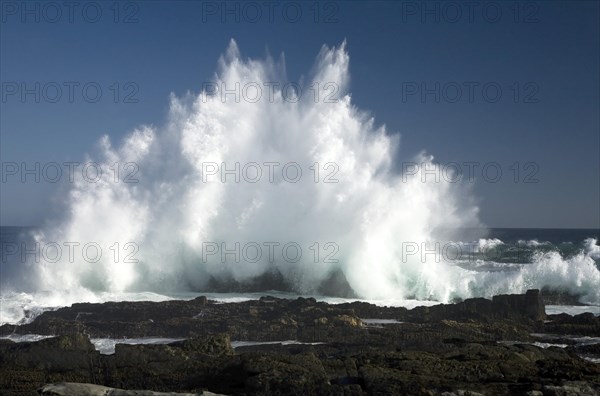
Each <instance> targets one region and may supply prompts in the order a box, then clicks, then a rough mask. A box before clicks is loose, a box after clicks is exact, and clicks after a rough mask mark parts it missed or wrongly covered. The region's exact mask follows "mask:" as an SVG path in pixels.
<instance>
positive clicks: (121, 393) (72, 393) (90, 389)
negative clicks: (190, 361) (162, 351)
mask: <svg viewBox="0 0 600 396" xmlns="http://www.w3.org/2000/svg"><path fill="white" fill-rule="evenodd" d="M37 392H38V393H39V394H40V395H42V396H82V395H87V396H218V395H217V394H216V393H212V392H203V393H174V392H152V391H139V390H135V391H127V390H123V389H115V388H109V387H106V386H100V385H94V384H78V383H74V382H61V383H59V384H48V385H44V386H42V387H41V388H40V389H38V390H37Z"/></svg>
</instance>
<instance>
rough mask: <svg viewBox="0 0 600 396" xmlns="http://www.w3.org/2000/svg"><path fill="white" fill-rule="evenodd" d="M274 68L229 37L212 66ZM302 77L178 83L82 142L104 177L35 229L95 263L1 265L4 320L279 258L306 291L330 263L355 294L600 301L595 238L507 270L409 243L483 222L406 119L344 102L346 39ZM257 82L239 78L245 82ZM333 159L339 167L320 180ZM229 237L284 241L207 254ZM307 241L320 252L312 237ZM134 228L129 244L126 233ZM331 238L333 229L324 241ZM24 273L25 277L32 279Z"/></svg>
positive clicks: (228, 70) (234, 72)
mask: <svg viewBox="0 0 600 396" xmlns="http://www.w3.org/2000/svg"><path fill="white" fill-rule="evenodd" d="M272 81H277V82H280V85H279V86H280V87H281V86H283V85H284V84H285V83H286V81H287V80H286V77H285V65H284V64H283V61H281V62H279V63H276V62H274V61H273V60H272V59H270V58H267V59H264V60H252V59H243V58H242V57H241V56H240V54H239V51H238V48H237V46H236V44H235V43H234V42H233V41H232V43H231V45H230V47H229V48H228V49H227V51H226V54H225V55H224V56H223V57H222V59H220V61H219V70H218V73H217V75H216V77H215V82H216V83H217V85H218V86H225V87H227V89H231V88H232V87H235V86H236V84H240V85H241V86H242V87H249V86H253V85H256V84H257V85H258V86H261V87H265V86H267V84H268V83H269V82H272ZM305 81H306V83H305V84H303V88H304V89H303V92H304V93H303V94H302V95H299V96H298V97H296V98H294V97H293V96H292V95H290V94H289V91H287V93H286V92H282V91H281V89H279V90H278V89H275V92H274V94H273V95H272V97H271V95H269V94H267V90H263V91H262V92H263V95H262V96H261V97H260V99H258V100H256V101H252V103H251V102H250V101H248V100H244V99H243V98H242V99H241V100H236V99H235V97H234V95H226V96H224V97H223V96H221V95H215V96H211V95H208V94H207V93H206V92H204V91H203V92H201V93H200V94H198V95H193V94H189V95H187V96H186V97H183V98H177V97H175V96H172V97H171V102H170V112H169V118H168V121H167V122H166V125H164V126H162V127H156V126H148V125H143V126H140V127H139V128H137V129H136V130H135V131H133V132H132V133H131V134H129V135H128V136H127V137H126V138H125V139H124V141H123V142H122V143H120V144H117V145H113V143H112V142H111V141H110V140H109V138H108V137H103V138H101V139H100V144H99V153H98V154H97V155H95V156H91V157H90V158H89V160H94V161H96V162H98V163H99V164H100V165H101V168H102V169H104V170H105V172H104V173H103V174H102V178H101V180H100V181H99V182H96V183H91V182H89V181H86V180H85V179H83V178H82V177H81V176H78V178H76V180H75V183H74V185H73V188H72V190H71V191H70V193H69V195H68V197H65V200H66V206H67V207H68V210H67V212H66V213H65V215H64V216H63V217H62V218H61V219H59V220H58V221H57V222H55V223H53V224H51V225H48V226H47V227H45V228H44V229H43V230H42V231H41V232H39V233H38V234H37V235H36V240H37V242H39V243H40V244H42V245H44V244H46V245H47V244H51V243H58V244H60V245H64V243H68V242H76V243H79V244H80V246H81V245H84V244H86V243H95V244H98V246H100V247H101V250H102V252H103V255H102V257H101V258H100V259H99V260H98V261H97V262H93V263H91V262H89V261H86V260H82V259H81V258H79V259H77V256H76V259H75V260H68V259H67V257H66V255H63V257H61V258H60V260H58V261H57V262H51V261H49V260H44V259H42V260H41V261H40V262H34V263H32V262H28V263H26V265H24V266H22V267H23V274H24V275H23V274H21V275H22V276H21V278H27V281H26V282H25V281H23V282H22V283H23V285H21V284H20V283H19V282H18V281H13V282H11V281H8V282H7V281H5V280H4V279H3V290H2V304H1V305H2V307H1V309H0V311H1V312H0V316H1V317H0V322H2V323H17V322H19V321H30V320H31V318H32V317H34V316H35V315H37V314H39V312H41V311H42V310H45V309H51V308H54V307H59V306H65V305H70V304H72V303H73V302H79V301H91V302H103V301H110V300H128V299H151V300H152V299H155V300H162V299H168V298H170V297H168V296H170V295H172V294H173V293H175V292H200V291H202V290H206V289H207V288H209V286H210V282H211V279H212V280H213V281H217V282H225V283H227V282H234V283H236V284H240V283H241V284H243V283H244V282H249V281H252V280H253V279H255V278H256V277H258V276H261V275H263V274H266V273H271V272H272V271H273V270H277V271H278V272H279V273H280V274H281V275H282V277H283V279H284V282H285V284H286V287H288V288H291V289H293V290H295V291H296V292H297V293H299V294H303V295H312V294H318V293H319V287H320V285H321V284H322V283H323V281H325V280H327V279H328V278H329V277H330V275H331V274H332V273H334V272H338V273H341V274H343V275H344V277H345V279H346V280H347V282H348V285H349V286H350V287H351V288H352V290H353V291H354V292H355V293H356V294H357V295H358V296H359V297H360V298H361V299H364V300H368V301H371V302H375V303H379V304H382V305H401V304H402V303H403V302H408V304H411V303H410V301H415V300H418V301H426V300H427V301H431V300H433V301H439V302H447V301H450V300H451V299H452V298H454V297H461V298H467V297H473V296H486V297H489V296H492V295H495V294H502V293H521V292H524V291H526V290H527V289H529V288H541V287H543V286H551V287H557V288H562V289H567V290H568V291H570V292H573V293H575V294H580V295H582V300H583V301H585V302H590V303H596V304H600V288H599V287H598V285H599V284H600V271H598V269H597V268H596V266H595V264H594V261H593V257H595V256H597V252H598V251H599V250H598V246H597V242H596V241H595V240H592V241H591V242H590V244H591V245H590V249H589V252H582V253H581V254H580V255H578V256H575V257H572V258H569V259H563V258H562V257H561V256H560V254H558V253H556V252H551V253H546V254H544V255H539V256H537V257H535V259H534V261H533V263H531V264H530V265H526V266H523V267H520V268H517V270H516V271H511V272H502V271H496V272H487V271H475V270H470V269H465V268H461V267H460V266H456V265H449V263H447V262H446V260H444V259H441V260H438V258H439V256H438V257H436V256H435V255H428V256H425V257H423V256H421V254H413V255H406V251H405V250H404V249H405V245H404V243H407V242H408V243H411V244H415V245H416V246H422V244H423V243H425V242H431V241H436V240H459V238H460V237H459V236H458V235H453V234H452V232H449V231H448V230H452V229H458V228H459V227H476V226H480V224H479V222H478V219H477V212H478V208H477V207H476V206H475V205H474V204H473V200H472V199H471V198H470V195H469V191H468V189H466V187H465V186H464V185H461V184H460V183H449V182H446V181H444V180H443V179H444V178H442V180H441V181H438V182H435V181H434V180H433V179H432V178H427V180H428V182H423V181H422V180H423V178H422V174H421V173H422V172H421V171H423V170H425V169H427V170H428V171H431V170H432V169H433V170H435V169H439V166H438V165H436V163H435V162H434V161H433V157H432V156H430V155H427V154H425V153H421V154H418V155H416V156H406V157H405V158H398V157H397V156H395V154H396V153H397V148H398V145H399V134H397V133H393V134H390V133H389V132H388V131H386V129H385V126H383V125H377V124H376V123H375V121H374V120H373V118H371V117H370V116H369V115H368V114H367V113H365V112H363V111H361V110H359V109H357V108H356V106H354V105H353V104H352V100H351V96H350V94H349V91H348V87H349V55H348V53H347V52H346V50H345V46H344V45H342V46H340V47H338V48H327V47H323V49H322V50H321V52H320V53H319V55H318V56H317V60H316V62H315V66H314V69H313V72H312V74H311V75H309V76H307V77H306V78H305ZM317 83H318V85H317ZM317 86H318V88H315V87H317ZM311 87H312V89H311ZM248 92H251V93H248ZM254 92H255V91H252V90H250V91H247V93H248V95H249V96H251V97H252V98H254V97H255V95H254ZM332 92H333V94H332ZM316 93H318V100H315V95H316ZM248 95H247V96H248ZM326 98H327V99H328V100H329V101H331V99H335V101H334V102H333V103H330V102H327V101H326V100H325V99H326ZM291 99H294V100H291ZM296 99H297V100H296ZM403 161H414V162H416V163H419V164H422V165H421V167H419V169H418V171H417V172H416V173H415V174H411V175H400V174H398V173H397V172H395V171H394V163H399V162H403ZM116 162H118V163H120V164H126V163H135V164H136V167H137V169H138V172H137V173H136V174H135V176H134V178H136V179H138V180H139V182H138V183H126V182H125V178H124V177H123V176H121V177H120V178H118V179H116V180H115V176H114V173H113V172H110V171H107V170H108V169H110V167H111V166H112V165H113V164H114V163H116ZM209 162H210V163H216V164H218V165H220V164H222V163H225V164H226V165H225V166H226V167H227V168H228V169H232V168H234V166H235V164H236V163H240V167H243V166H244V165H245V164H248V163H257V164H264V163H266V162H277V163H279V164H281V165H279V167H278V168H276V169H277V170H276V171H275V172H274V177H273V180H272V181H270V180H269V176H268V175H267V174H266V173H265V174H263V175H262V176H263V177H262V178H261V179H260V181H258V182H256V183H252V182H248V181H246V180H243V179H242V180H241V181H240V182H235V181H234V180H233V176H229V177H227V179H226V182H225V183H223V182H222V181H221V180H220V179H219V177H218V176H219V175H217V176H214V177H208V176H210V175H208V174H207V172H206V170H207V168H206V164H207V163H209ZM287 163H296V164H297V166H298V167H299V168H300V169H301V170H302V172H303V175H302V177H301V179H300V180H299V181H298V182H296V183H292V182H289V181H286V180H285V178H284V176H283V174H282V167H283V164H287ZM314 163H318V164H319V166H318V167H319V169H320V175H319V182H315V180H314V177H315V174H314V170H311V168H310V167H311V166H313V164H314ZM326 164H335V165H332V166H331V167H329V168H325V165H326ZM335 169H337V173H335V175H334V176H333V177H334V178H335V179H336V180H338V182H336V183H324V178H325V177H326V176H328V175H330V174H331V171H332V170H335ZM122 171H124V170H122ZM262 171H263V172H266V171H267V168H266V167H262ZM290 173H291V175H290V174H288V177H293V176H295V173H294V171H293V170H292V171H291V172H290ZM75 174H76V175H78V173H75ZM251 174H252V175H254V173H252V172H251ZM203 177H204V180H203ZM440 230H446V231H444V232H443V233H442V232H441V231H440ZM237 242H239V243H240V244H241V245H242V246H243V245H244V244H247V243H257V244H258V245H260V246H264V243H268V242H275V243H279V244H280V245H279V250H276V251H275V256H274V259H271V257H270V256H271V255H270V253H269V252H268V249H267V248H264V249H263V251H262V257H260V258H259V259H258V260H256V262H249V261H247V260H243V259H242V260H241V261H237V260H235V259H233V258H232V255H230V256H225V259H223V257H222V255H220V254H214V255H208V256H206V257H205V256H203V252H204V253H206V243H209V244H212V243H216V244H218V246H221V245H220V244H221V243H225V244H226V247H227V248H228V249H231V248H233V247H234V246H235V244H236V243H237ZM289 242H293V243H296V244H298V245H299V246H300V248H301V249H302V255H301V258H300V259H299V260H298V261H297V262H290V261H289V260H285V259H283V256H282V252H281V246H283V245H284V244H286V243H289ZM315 242H316V243H318V244H319V245H318V247H317V248H316V251H318V252H319V258H318V259H317V260H316V261H318V262H315V251H314V250H311V248H314V246H315ZM128 243H133V244H134V245H133V246H135V248H132V249H126V248H125V246H126V245H127V244H128ZM327 243H333V245H330V246H329V248H327V247H326V246H327V245H326V244H327ZM476 243H477V245H478V246H479V247H481V246H482V244H488V245H489V244H490V243H491V244H494V245H498V244H501V243H502V241H499V240H491V241H488V240H480V241H478V242H476ZM115 244H118V247H117V251H119V253H120V254H119V255H118V257H116V256H115V250H114V246H115ZM215 246H217V245H215ZM336 248H337V249H336ZM132 251H135V253H134V255H133V257H129V258H130V259H131V258H133V259H135V260H137V262H128V261H127V254H128V253H131V252H132ZM253 252H254V251H252V253H253ZM332 252H334V254H333V256H332V257H330V258H333V259H334V260H337V261H330V262H327V261H325V260H324V259H325V258H326V257H327V255H328V254H330V253H332ZM291 256H294V250H292V254H291ZM15 279H17V278H15ZM25 284H27V285H33V286H32V288H30V289H29V290H25V286H24V285H25ZM50 291H51V292H50ZM148 291H151V292H152V293H147V292H148ZM25 292H26V293H25ZM330 292H332V293H334V294H335V290H332V291H330ZM234 298H236V297H234Z"/></svg>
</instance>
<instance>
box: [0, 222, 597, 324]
mask: <svg viewBox="0 0 600 396" xmlns="http://www.w3.org/2000/svg"><path fill="white" fill-rule="evenodd" d="M39 232H40V230H39V229H37V228H34V227H0V253H1V255H2V262H1V266H0V282H1V285H2V287H1V293H0V323H2V324H6V323H10V324H18V323H28V322H31V321H32V320H33V319H35V317H36V316H38V315H39V314H41V313H42V312H44V311H45V310H51V309H56V308H59V307H62V306H68V305H70V304H72V303H76V302H105V301H164V300H171V299H183V300H188V299H193V298H195V297H197V296H199V295H206V296H208V297H209V298H210V299H213V300H216V301H220V302H239V301H246V300H252V299H258V298H260V297H261V296H264V295H273V296H276V297H282V298H296V297H298V296H311V297H315V298H317V299H318V300H321V301H326V302H329V303H342V302H348V301H366V302H371V303H374V304H377V305H388V306H404V307H407V308H412V307H415V306H419V305H434V304H439V303H440V302H444V303H445V302H451V301H454V300H455V299H457V298H458V299H461V298H468V297H491V296H493V295H496V294H504V293H522V292H525V291H526V290H527V289H531V288H539V289H542V290H545V291H547V292H561V293H566V294H568V295H571V296H573V297H574V299H573V301H575V303H573V302H571V303H570V304H568V305H560V306H559V305H551V306H548V307H547V312H548V313H559V312H566V313H570V314H579V313H583V312H592V313H594V314H595V315H600V284H599V283H598V279H599V278H598V274H600V247H599V246H598V240H600V230H597V229H520V228H518V229H517V228H515V229H511V228H490V229H483V228H477V229H474V228H472V229H465V230H462V232H461V234H462V235H465V236H466V239H465V240H462V241H446V242H436V243H437V244H439V246H438V249H435V248H433V249H432V248H431V247H432V246H435V244H436V243H433V242H431V243H430V245H429V248H430V250H428V251H427V252H430V254H429V256H431V257H428V256H427V255H426V257H425V260H424V261H423V264H424V265H426V264H427V263H428V261H427V260H429V262H433V263H434V265H435V266H436V268H444V271H445V272H444V273H443V274H444V275H446V276H448V277H449V278H448V283H450V282H452V281H456V278H455V277H456V276H457V274H459V275H460V276H462V278H463V279H466V280H468V285H467V287H461V285H459V284H455V285H451V284H449V285H448V286H449V287H448V289H449V290H452V291H453V292H452V293H450V294H449V295H448V298H446V299H439V298H435V294H434V293H431V294H430V295H429V296H427V298H422V297H420V296H417V295H415V293H414V292H413V293H408V294H397V295H391V296H389V297H387V298H366V297H364V296H360V295H356V296H353V297H349V296H348V295H347V293H346V294H345V295H335V293H327V292H326V293H319V292H315V289H313V290H309V291H302V290H293V289H292V290H290V285H289V282H283V280H281V279H279V281H281V284H280V285H279V286H281V287H278V284H277V278H275V280H273V281H272V282H270V283H268V285H266V286H265V287H264V288H263V289H260V288H259V289H257V287H258V286H257V284H256V283H254V284H249V283H248V282H244V281H239V282H237V283H236V282H231V281H230V282H228V283H227V285H229V286H230V287H231V290H226V289H225V290H224V289H223V287H224V286H223V285H224V284H220V286H219V288H218V290H216V289H215V288H214V287H213V288H211V287H207V288H205V289H193V288H182V289H171V290H165V289H162V288H161V289H156V288H148V289H145V290H144V289H140V288H135V289H131V290H126V289H125V290H110V289H105V290H97V289H93V288H86V287H84V286H83V284H84V282H83V281H82V284H81V285H78V287H74V288H73V287H72V288H64V289H60V288H55V289H44V288H41V287H40V288H36V287H38V286H39V285H40V282H39V280H36V278H38V277H37V276H36V275H38V274H35V273H32V271H36V270H37V269H39V268H40V265H41V264H40V262H42V263H44V264H45V265H46V266H48V265H50V266H51V265H52V263H51V262H50V263H49V262H48V261H52V260H50V259H51V257H49V255H50V254H49V253H48V252H46V253H45V254H44V253H42V252H41V251H37V252H36V250H42V249H43V248H42V247H40V246H39V245H38V246H37V248H35V247H34V246H36V239H35V235H36V234H37V233H39ZM399 243H402V242H399ZM444 246H445V247H447V249H446V250H445V251H446V254H442V253H441V252H443V251H444ZM15 249H16V250H15ZM48 250H49V248H48ZM434 251H437V252H438V253H440V254H438V255H432V254H431V252H434ZM459 251H460V254H459V253H457V252H459ZM36 255H37V256H36ZM45 255H46V256H48V257H45ZM416 255H417V256H418V254H416ZM38 256H39V257H38ZM436 260H439V263H436ZM73 261H74V263H72V268H73V270H74V271H76V270H77V268H79V267H81V266H87V265H89V263H88V262H84V261H82V262H77V261H76V260H75V258H74V260H73ZM164 265H169V263H165V264H164ZM399 265H400V266H401V265H402V263H399ZM339 268H344V267H343V263H341V264H340V265H339ZM188 270H189V269H188ZM427 275H428V273H427V272H422V273H419V274H417V276H418V277H419V278H417V279H414V280H413V283H414V284H415V285H421V287H425V288H426V287H428V284H427V279H422V277H423V276H427ZM82 279H83V278H82ZM41 284H43V283H41ZM432 284H435V283H432ZM208 285H211V283H208ZM212 285H213V286H214V283H212ZM248 285H251V287H250V286H248ZM244 286H247V287H244ZM335 290H339V289H335ZM416 290H418V289H416Z"/></svg>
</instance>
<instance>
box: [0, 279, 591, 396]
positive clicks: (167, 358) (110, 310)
mask: <svg viewBox="0 0 600 396" xmlns="http://www.w3.org/2000/svg"><path fill="white" fill-rule="evenodd" d="M15 334H20V335H25V334H37V335H48V336H53V337H52V338H46V339H43V340H40V341H37V342H18V343H16V342H13V341H11V340H8V339H1V340H0V390H1V392H0V393H1V394H3V395H35V394H38V393H37V392H36V390H37V389H40V391H39V394H44V395H67V394H78V392H79V394H81V392H84V393H87V392H88V391H84V390H82V389H88V390H89V389H95V391H94V392H96V391H98V392H100V393H97V394H103V395H109V394H110V395H117V394H119V395H127V394H138V395H141V394H148V395H151V394H157V393H152V392H150V393H139V392H138V393H131V392H126V391H122V390H132V389H144V390H148V391H153V392H182V393H188V394H189V393H191V394H202V393H203V392H213V393H216V394H226V395H243V394H260V395H271V394H297V395H310V394H326V395H364V394H369V395H379V394H382V395H383V394H386V395H387V394H398V395H403V394H410V395H436V394H445V395H453V394H454V395H461V394H462V395H468V394H471V395H477V394H485V395H571V394H573V395H577V394H581V395H598V394H600V364H598V363H594V362H593V361H594V359H600V344H598V343H594V342H581V340H588V341H589V340H593V338H590V337H600V318H599V317H596V316H594V315H592V314H580V315H576V316H570V315H566V314H560V315H546V313H545V305H544V296H542V294H541V293H540V292H539V291H537V290H530V291H528V292H527V293H526V294H524V295H503V296H495V297H494V298H493V299H492V300H488V299H483V298H476V299H468V300H465V301H462V302H458V303H455V304H446V305H442V304H440V305H436V306H431V307H417V308H414V309H412V310H408V309H405V308H392V307H378V306H375V305H372V304H368V303H362V302H354V303H345V304H336V305H332V304H327V303H324V302H317V301H316V300H314V299H312V298H298V299H296V300H288V299H278V298H273V297H263V298H261V299H259V300H254V301H246V302H241V303H217V302H215V301H211V300H208V299H207V298H206V297H198V298H196V299H194V300H191V301H165V302H113V303H104V304H91V303H81V304H74V305H72V306H71V307H67V308H61V309H58V310H55V311H48V312H45V313H43V314H42V315H40V316H39V317H37V318H36V320H34V321H33V322H32V323H30V324H26V325H21V326H13V325H4V326H1V327H0V336H3V337H5V338H6V337H8V336H10V335H15ZM124 337H126V338H142V339H143V338H147V337H162V338H168V339H170V338H173V339H182V340H180V341H175V342H172V343H169V344H156V345H125V344H119V343H117V345H116V346H115V349H114V353H112V354H102V353H100V352H99V351H98V350H97V349H96V347H95V346H94V344H93V343H92V341H91V340H97V339H122V338H124ZM288 340H289V341H290V342H285V343H278V341H288ZM232 341H234V342H233V344H232ZM242 341H244V342H242ZM292 341H293V342H292ZM553 345H560V346H553ZM234 346H235V348H234ZM55 383H58V384H57V385H48V384H55ZM65 383H66V384H65ZM82 384H95V385H100V386H104V387H109V388H102V387H93V386H92V385H82ZM73 387H75V388H73ZM86 387H87V388H86ZM114 388H116V389H114ZM72 389H78V390H76V391H74V392H75V393H69V392H71V391H72ZM98 389H100V390H98ZM89 392H90V393H89V394H96V393H91V390H90V391H89ZM204 394H210V393H204Z"/></svg>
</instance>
